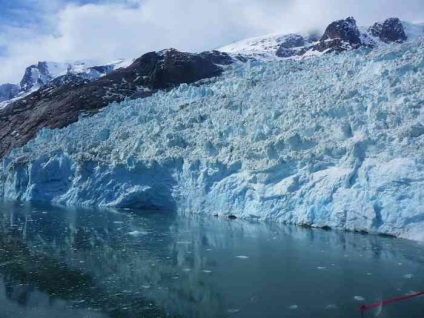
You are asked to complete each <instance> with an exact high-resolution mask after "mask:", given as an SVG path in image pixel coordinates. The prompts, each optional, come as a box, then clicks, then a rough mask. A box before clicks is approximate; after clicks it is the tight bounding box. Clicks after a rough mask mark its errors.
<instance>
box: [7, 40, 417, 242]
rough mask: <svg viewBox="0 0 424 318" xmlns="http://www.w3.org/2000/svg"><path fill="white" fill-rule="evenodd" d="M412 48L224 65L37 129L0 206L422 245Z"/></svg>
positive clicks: (18, 154)
mask: <svg viewBox="0 0 424 318" xmlns="http://www.w3.org/2000/svg"><path fill="white" fill-rule="evenodd" d="M423 56H424V42H423V41H417V42H415V43H409V42H408V43H404V44H399V45H393V46H383V47H381V48H379V49H375V50H373V51H368V50H358V51H351V52H347V53H343V54H339V55H324V56H322V57H321V58H319V59H305V60H302V61H290V60H285V61H267V62H264V61H260V60H259V61H249V62H247V63H245V64H242V63H235V64H233V65H230V66H228V68H227V69H226V72H225V74H224V75H223V76H221V77H219V78H216V79H213V80H205V81H203V85H191V86H190V85H181V86H180V87H178V88H176V89H173V90H171V91H170V92H159V93H157V94H155V95H153V96H152V97H149V98H145V99H140V100H133V101H125V102H123V103H121V104H118V105H111V106H109V107H107V108H105V109H104V110H103V111H102V112H100V113H99V114H97V115H95V116H93V117H90V118H84V119H81V120H80V121H79V122H77V123H75V124H73V125H71V126H69V127H67V128H64V129H61V130H53V131H52V130H43V131H42V132H41V133H40V134H39V136H38V137H37V138H36V139H35V140H33V141H31V142H29V143H28V144H27V145H26V146H24V147H23V148H21V149H16V150H14V151H13V152H12V153H11V154H10V155H9V156H8V157H6V158H5V159H4V161H3V166H2V168H1V169H2V170H1V171H2V172H1V174H2V178H1V181H0V194H2V195H3V196H4V197H5V198H9V199H17V200H41V201H49V202H54V203H60V204H68V205H99V206H112V207H119V208H125V207H131V208H142V207H150V208H151V207H155V208H160V209H164V210H168V209H173V210H174V209H175V210H177V211H179V212H180V213H205V214H211V215H212V214H219V215H230V214H231V215H235V216H237V217H242V218H255V219H266V220H276V221H279V222H288V223H295V224H306V225H311V226H317V227H321V226H330V227H333V228H338V229H348V230H358V231H369V232H376V233H377V232H378V233H386V234H392V235H396V236H400V237H405V238H409V239H416V240H424V234H423V233H424V211H423V210H422V207H423V206H424V160H423V158H424V111H423V110H424V105H423V100H424V90H423V87H422V78H423V75H424V60H423Z"/></svg>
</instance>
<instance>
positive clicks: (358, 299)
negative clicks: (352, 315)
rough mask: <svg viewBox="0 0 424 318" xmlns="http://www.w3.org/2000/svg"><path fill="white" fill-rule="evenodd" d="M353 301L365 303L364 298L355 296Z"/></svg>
mask: <svg viewBox="0 0 424 318" xmlns="http://www.w3.org/2000/svg"><path fill="white" fill-rule="evenodd" d="M353 299H355V300H357V301H364V300H365V298H364V297H362V296H354V297H353Z"/></svg>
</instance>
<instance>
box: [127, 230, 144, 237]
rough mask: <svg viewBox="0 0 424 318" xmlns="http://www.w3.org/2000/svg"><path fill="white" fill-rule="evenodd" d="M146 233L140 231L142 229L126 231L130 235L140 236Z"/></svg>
mask: <svg viewBox="0 0 424 318" xmlns="http://www.w3.org/2000/svg"><path fill="white" fill-rule="evenodd" d="M147 234H148V233H147V232H142V231H132V232H129V233H128V235H131V236H141V235H147Z"/></svg>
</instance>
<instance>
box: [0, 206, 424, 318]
mask: <svg viewBox="0 0 424 318" xmlns="http://www.w3.org/2000/svg"><path fill="white" fill-rule="evenodd" d="M0 210H1V211H2V213H1V214H0V308H2V312H1V314H0V317H2V318H3V317H5V318H6V317H167V316H171V315H176V316H179V317H233V316H234V317H309V316H311V317H358V316H359V306H360V305H361V304H362V303H366V304H371V303H374V302H378V301H380V300H381V299H388V298H391V297H395V296H401V295H404V294H407V293H410V292H412V291H420V290H422V289H423V286H424V272H423V271H422V264H423V263H424V247H423V246H422V245H420V244H418V243H414V242H408V241H403V240H400V239H390V238H384V237H379V236H373V235H361V234H354V233H342V232H335V231H322V230H314V229H306V228H299V227H292V226H281V225H276V224H263V223H249V222H246V221H239V220H236V221H229V220H224V219H219V218H206V217H200V216H194V217H193V216H191V217H184V216H176V215H164V214H159V213H143V214H140V213H138V214H135V213H132V212H131V211H126V212H125V213H117V212H113V211H96V210H81V209H62V208H57V207H50V206H40V205H32V206H31V205H19V204H17V203H3V204H0ZM423 313H424V301H423V298H417V299H413V300H408V301H405V302H401V303H398V304H396V305H392V306H390V307H385V308H384V309H383V310H382V311H381V313H380V315H379V317H401V316H407V317H412V318H413V317H422V316H423ZM373 314H374V313H370V316H372V315H373Z"/></svg>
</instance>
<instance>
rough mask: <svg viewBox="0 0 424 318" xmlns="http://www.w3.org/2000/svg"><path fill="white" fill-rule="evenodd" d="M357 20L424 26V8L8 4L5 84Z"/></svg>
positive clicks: (416, 2)
mask: <svg viewBox="0 0 424 318" xmlns="http://www.w3.org/2000/svg"><path fill="white" fill-rule="evenodd" d="M348 16H354V17H355V18H356V20H357V22H358V24H359V25H370V24H372V23H374V22H376V21H381V20H384V19H386V18H388V17H399V18H400V19H401V20H407V21H411V22H422V21H424V0H402V1H401V0H0V83H6V82H11V83H17V82H19V81H20V79H21V78H22V76H23V72H24V70H25V68H26V67H27V66H29V65H31V64H34V63H36V62H38V61H54V62H72V61H92V62H95V63H98V64H102V63H108V62H111V61H113V60H116V59H118V58H133V57H138V56H141V55H142V54H143V53H146V52H149V51H153V50H160V49H164V48H170V47H174V48H176V49H179V50H182V51H189V52H200V51H203V50H210V49H214V48H218V47H220V46H223V45H226V44H229V43H232V42H234V41H237V40H241V39H244V38H248V37H252V36H258V35H264V34H268V33H275V32H282V33H292V32H305V31H313V30H318V29H320V30H322V29H324V28H325V26H326V25H328V24H329V23H330V22H331V21H334V20H336V19H341V18H346V17H348Z"/></svg>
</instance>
